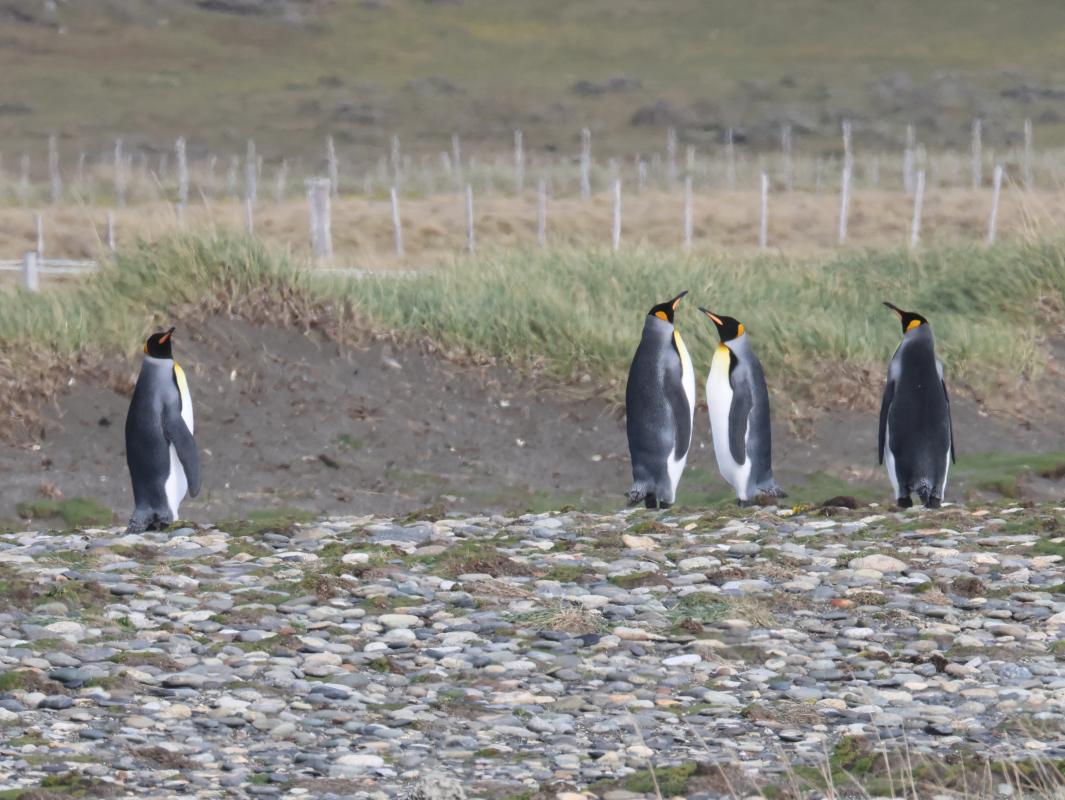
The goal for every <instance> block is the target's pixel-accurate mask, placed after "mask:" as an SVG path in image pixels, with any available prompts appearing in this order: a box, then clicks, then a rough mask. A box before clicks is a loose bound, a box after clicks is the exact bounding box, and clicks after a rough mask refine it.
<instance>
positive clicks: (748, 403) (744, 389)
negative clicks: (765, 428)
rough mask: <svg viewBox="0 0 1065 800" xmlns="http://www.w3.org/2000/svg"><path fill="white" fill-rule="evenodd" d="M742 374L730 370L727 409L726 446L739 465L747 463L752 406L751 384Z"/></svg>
mask: <svg viewBox="0 0 1065 800" xmlns="http://www.w3.org/2000/svg"><path fill="white" fill-rule="evenodd" d="M733 358H735V356H733ZM743 374H744V373H741V372H740V371H739V370H733V371H732V375H731V376H730V381H731V382H732V405H731V406H729V410H728V448H729V451H730V452H731V453H732V459H733V460H734V461H735V462H736V463H737V464H741V465H742V464H746V463H747V426H748V424H749V423H748V418H749V417H750V416H751V408H753V406H754V397H753V394H752V390H751V384H750V383H749V381H748V380H747V378H746V377H741V375H743Z"/></svg>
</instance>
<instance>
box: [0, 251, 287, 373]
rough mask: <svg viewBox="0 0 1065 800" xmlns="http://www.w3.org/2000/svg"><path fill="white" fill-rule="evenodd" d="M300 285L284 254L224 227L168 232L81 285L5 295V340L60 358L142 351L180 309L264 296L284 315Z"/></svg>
mask: <svg viewBox="0 0 1065 800" xmlns="http://www.w3.org/2000/svg"><path fill="white" fill-rule="evenodd" d="M303 285H304V281H303V279H302V278H301V277H300V275H299V273H298V272H297V271H296V270H295V269H294V268H293V267H292V266H291V264H290V263H289V262H288V260H287V259H286V258H285V257H284V256H283V255H279V254H276V253H272V252H269V251H267V250H266V248H265V247H263V245H262V244H260V243H258V242H256V241H255V240H253V239H248V238H246V237H239V236H233V235H229V234H224V233H218V234H213V235H207V236H196V235H192V234H189V235H175V236H169V237H166V238H164V239H161V240H159V241H157V242H153V243H151V244H148V243H147V242H139V243H137V244H136V245H135V246H133V247H131V248H129V249H127V250H122V251H119V252H118V253H117V254H116V255H115V256H114V258H113V259H111V260H109V261H105V262H104V264H103V265H102V267H101V269H100V271H99V272H98V273H97V274H95V275H93V276H91V277H89V278H88V279H86V280H83V281H79V282H77V283H76V284H73V285H70V286H63V287H56V288H55V289H54V290H50V291H47V292H27V291H19V292H5V293H2V294H0V342H2V343H5V344H8V345H12V346H14V347H15V348H17V347H18V346H19V345H26V344H29V345H34V346H37V347H44V348H46V349H47V350H50V351H51V352H53V353H55V354H57V355H60V356H70V355H73V354H75V353H79V352H81V351H84V350H88V351H100V350H115V351H119V352H130V353H132V352H138V351H139V349H140V346H141V344H142V343H143V340H144V337H145V335H146V332H148V331H151V330H153V329H154V327H157V326H158V325H161V324H162V323H163V322H169V321H170V320H171V319H173V318H174V316H175V315H176V312H178V311H179V310H184V311H185V312H186V315H187V313H188V310H189V309H191V308H195V309H196V310H197V311H198V312H199V313H217V312H227V311H229V310H230V309H231V306H232V304H233V303H234V301H236V300H238V299H248V298H249V297H250V296H253V295H254V296H259V297H263V296H264V295H265V296H270V299H271V303H272V304H275V308H274V310H275V311H281V312H282V313H286V312H288V311H289V310H290V309H289V308H288V307H287V306H288V303H289V301H290V300H291V299H292V298H293V296H294V294H295V293H298V292H299V291H300V290H301V288H302V286H303ZM278 302H280V303H281V307H277V306H276V304H277V303H278Z"/></svg>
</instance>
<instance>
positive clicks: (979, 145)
mask: <svg viewBox="0 0 1065 800" xmlns="http://www.w3.org/2000/svg"><path fill="white" fill-rule="evenodd" d="M983 129H984V123H983V121H982V120H979V119H974V120H973V132H972V153H971V158H972V163H971V164H970V171H971V172H972V186H973V189H979V188H980V184H982V183H983V182H984V176H983V157H984V156H983Z"/></svg>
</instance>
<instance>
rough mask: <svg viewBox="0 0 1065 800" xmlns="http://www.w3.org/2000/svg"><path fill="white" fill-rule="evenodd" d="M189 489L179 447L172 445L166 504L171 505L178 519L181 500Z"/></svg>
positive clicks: (171, 511) (172, 512)
mask: <svg viewBox="0 0 1065 800" xmlns="http://www.w3.org/2000/svg"><path fill="white" fill-rule="evenodd" d="M188 490H189V482H188V479H187V478H186V477H185V468H184V467H183V466H181V459H179V458H178V454H177V449H176V448H175V447H174V445H170V474H169V475H167V477H166V504H167V505H168V506H169V507H170V513H171V515H173V518H174V519H175V520H176V519H177V518H178V508H179V507H180V506H181V501H182V500H184V499H185V492H187V491H188Z"/></svg>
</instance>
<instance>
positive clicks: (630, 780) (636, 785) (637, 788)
mask: <svg viewBox="0 0 1065 800" xmlns="http://www.w3.org/2000/svg"><path fill="white" fill-rule="evenodd" d="M696 769H697V765H696V764H680V765H678V766H675V767H659V768H658V769H656V770H655V771H654V777H652V776H651V771H650V770H646V769H645V770H640V771H639V772H634V773H633V774H632V775H630V776H629V777H627V778H626V779H625V783H624V784H623V785H624V787H625V788H626V789H627V790H629V791H630V792H641V793H643V794H649V793H653V792H655V791H656V789H657V791H659V792H661V796H662V797H673V796H675V795H679V794H683V793H684V789H685V787H686V786H687V785H688V780H689V779H690V778H691V777H692V775H694V774H695V772H696ZM656 781H657V784H658V785H657V787H656V786H655V783H656Z"/></svg>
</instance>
